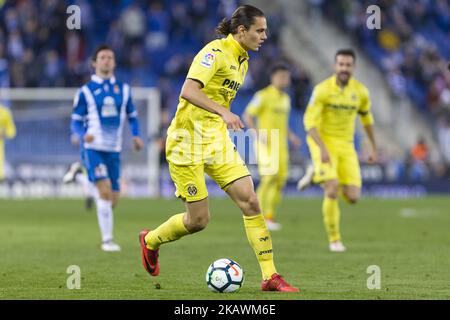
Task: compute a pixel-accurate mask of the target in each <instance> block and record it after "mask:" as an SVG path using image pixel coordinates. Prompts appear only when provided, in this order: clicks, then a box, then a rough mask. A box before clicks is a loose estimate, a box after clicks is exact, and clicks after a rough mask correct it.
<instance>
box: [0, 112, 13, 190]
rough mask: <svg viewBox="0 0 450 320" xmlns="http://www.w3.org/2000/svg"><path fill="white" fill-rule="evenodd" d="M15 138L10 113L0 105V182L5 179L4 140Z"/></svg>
mask: <svg viewBox="0 0 450 320" xmlns="http://www.w3.org/2000/svg"><path fill="white" fill-rule="evenodd" d="M15 136H16V126H15V125H14V120H13V117H12V115H11V112H10V111H9V110H8V109H7V108H6V107H4V106H2V105H0V182H1V181H3V180H4V179H5V145H4V139H5V138H7V139H12V138H14V137H15Z"/></svg>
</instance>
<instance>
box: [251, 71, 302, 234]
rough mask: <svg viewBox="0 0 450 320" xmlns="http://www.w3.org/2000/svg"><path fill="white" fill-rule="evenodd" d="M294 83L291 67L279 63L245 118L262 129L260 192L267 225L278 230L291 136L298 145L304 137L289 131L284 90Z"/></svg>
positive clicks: (259, 156) (257, 150)
mask: <svg viewBox="0 0 450 320" xmlns="http://www.w3.org/2000/svg"><path fill="white" fill-rule="evenodd" d="M290 83H291V79H290V72H289V69H288V67H287V66H285V65H283V64H277V65H275V66H274V67H273V68H272V70H271V76H270V85H268V86H267V87H266V88H264V89H262V90H260V91H258V92H256V93H255V95H254V96H253V98H252V100H251V101H250V103H249V104H248V106H247V108H246V110H245V113H244V117H243V119H244V122H245V123H246V124H247V127H248V128H250V129H255V128H256V127H257V129H258V131H256V132H257V138H258V140H257V144H256V146H257V148H256V154H257V159H258V170H259V176H260V184H259V186H258V189H257V191H256V194H257V195H258V199H259V201H260V203H261V209H262V212H263V214H264V218H265V220H266V224H267V227H268V228H269V230H274V231H275V230H280V229H281V224H280V223H278V222H276V221H275V216H276V212H275V210H276V207H277V205H278V203H279V202H280V200H281V197H282V192H283V188H284V185H285V184H286V179H287V176H288V164H289V148H288V139H289V140H290V141H291V143H292V144H293V146H294V147H295V148H298V147H299V146H300V138H298V137H297V136H296V135H295V134H294V133H293V132H292V131H291V130H289V112H290V110H291V99H290V97H289V95H288V94H287V93H286V92H285V91H284V90H286V89H287V88H288V87H289V85H290ZM255 118H256V119H257V124H256V125H255Z"/></svg>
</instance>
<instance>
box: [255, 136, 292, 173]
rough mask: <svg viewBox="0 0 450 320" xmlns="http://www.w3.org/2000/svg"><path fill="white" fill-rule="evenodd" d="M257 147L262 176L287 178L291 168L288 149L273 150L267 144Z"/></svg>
mask: <svg viewBox="0 0 450 320" xmlns="http://www.w3.org/2000/svg"><path fill="white" fill-rule="evenodd" d="M254 145H255V153H256V154H257V159H258V172H259V175H260V176H278V177H282V178H287V175H288V167H289V160H288V159H289V151H288V148H287V147H284V148H282V147H281V148H278V149H279V150H273V151H272V150H271V148H269V147H268V146H267V145H266V144H264V143H258V144H256V143H255V144H254Z"/></svg>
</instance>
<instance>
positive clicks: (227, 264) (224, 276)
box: [206, 258, 244, 292]
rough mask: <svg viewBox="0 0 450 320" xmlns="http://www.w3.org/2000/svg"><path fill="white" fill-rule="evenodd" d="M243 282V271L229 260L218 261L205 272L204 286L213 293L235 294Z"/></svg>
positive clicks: (234, 262)
mask: <svg viewBox="0 0 450 320" xmlns="http://www.w3.org/2000/svg"><path fill="white" fill-rule="evenodd" d="M243 282H244V270H243V269H242V268H241V266H240V265H239V264H238V263H237V262H236V261H233V260H231V259H225V258H224V259H219V260H216V261H214V262H213V263H211V265H210V266H209V268H208V271H206V284H207V285H208V288H209V289H210V290H211V291H213V292H237V291H239V289H240V288H241V287H242V284H243Z"/></svg>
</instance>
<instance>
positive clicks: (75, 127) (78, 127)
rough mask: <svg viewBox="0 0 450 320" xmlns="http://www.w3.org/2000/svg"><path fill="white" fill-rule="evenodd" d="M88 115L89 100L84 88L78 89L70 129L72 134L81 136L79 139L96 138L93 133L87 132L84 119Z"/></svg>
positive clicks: (90, 139) (91, 139)
mask: <svg viewBox="0 0 450 320" xmlns="http://www.w3.org/2000/svg"><path fill="white" fill-rule="evenodd" d="M86 115H87V102H86V97H85V96H84V93H83V91H82V90H78V91H77V93H76V94H75V99H74V103H73V110H72V120H71V122H70V131H71V133H72V135H76V136H78V137H79V141H81V140H82V139H84V141H86V142H91V141H93V140H94V137H93V136H92V135H87V134H85V133H86V132H85V128H84V119H85V117H86Z"/></svg>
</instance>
